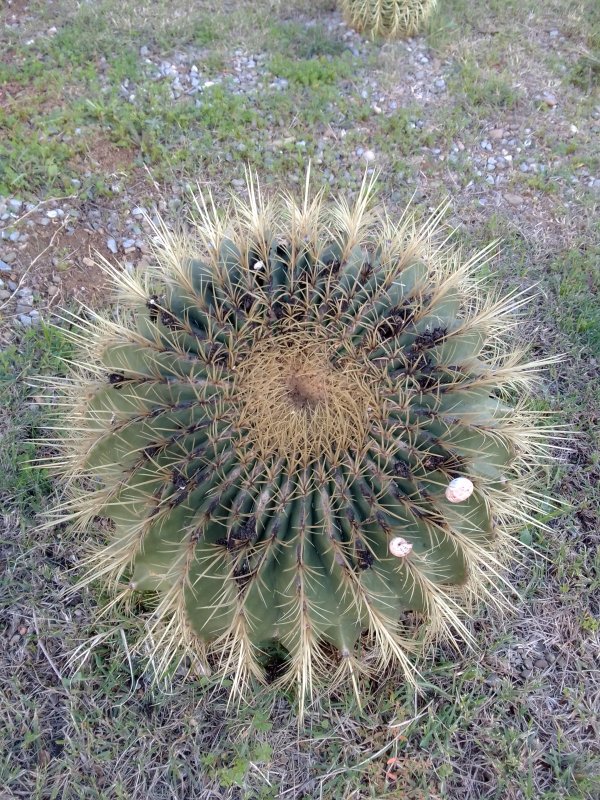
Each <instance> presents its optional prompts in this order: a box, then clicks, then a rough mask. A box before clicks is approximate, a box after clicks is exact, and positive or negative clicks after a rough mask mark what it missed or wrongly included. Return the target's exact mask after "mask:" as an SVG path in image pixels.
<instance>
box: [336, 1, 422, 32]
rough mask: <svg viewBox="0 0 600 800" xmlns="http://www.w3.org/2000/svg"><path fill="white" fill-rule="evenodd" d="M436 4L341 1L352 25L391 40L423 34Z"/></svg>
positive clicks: (359, 29) (347, 18)
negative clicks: (423, 29)
mask: <svg viewBox="0 0 600 800" xmlns="http://www.w3.org/2000/svg"><path fill="white" fill-rule="evenodd" d="M436 3H437V0H341V4H342V11H343V13H344V16H345V17H346V20H347V21H348V24H349V25H351V26H352V27H353V28H356V30H357V31H360V32H367V33H370V34H372V35H373V36H383V37H385V38H388V39H394V38H398V37H403V36H414V35H415V34H417V33H419V31H420V30H421V28H422V27H423V25H424V23H425V22H426V20H427V19H428V18H429V16H430V14H431V12H432V11H433V9H434V8H435V6H436Z"/></svg>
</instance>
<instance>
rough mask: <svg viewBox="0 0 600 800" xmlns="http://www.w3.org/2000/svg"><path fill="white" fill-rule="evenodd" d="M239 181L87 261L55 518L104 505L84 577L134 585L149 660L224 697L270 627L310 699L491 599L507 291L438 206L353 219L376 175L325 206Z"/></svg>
mask: <svg viewBox="0 0 600 800" xmlns="http://www.w3.org/2000/svg"><path fill="white" fill-rule="evenodd" d="M249 188H250V201H249V202H248V203H244V202H242V201H241V200H236V201H235V205H234V208H233V212H232V213H231V214H230V216H229V223H230V224H228V225H227V226H225V223H222V222H221V221H220V218H219V216H218V215H217V214H216V212H215V211H214V209H212V207H207V205H206V204H202V202H201V201H198V203H197V209H198V210H197V211H196V215H195V216H194V217H193V219H192V229H193V230H194V231H195V234H191V235H190V234H188V235H186V236H185V237H184V236H182V235H178V234H174V233H170V232H168V231H167V230H166V228H162V229H160V230H157V234H159V236H158V239H159V244H158V245H157V249H156V253H155V263H154V266H153V267H152V268H151V269H150V270H149V272H147V273H145V274H143V275H142V274H141V275H134V276H131V275H128V274H127V273H122V272H120V271H119V270H117V269H116V268H115V269H113V268H109V267H108V266H107V265H105V268H106V269H107V270H109V271H110V273H111V275H112V278H113V279H114V281H115V284H116V286H117V289H118V295H119V300H120V303H119V309H120V310H119V312H118V314H117V315H116V316H114V315H113V316H112V317H108V316H102V315H94V314H92V315H91V319H87V320H85V321H84V320H83V319H77V318H74V319H72V323H73V327H74V331H75V332H74V333H73V334H72V335H73V337H74V338H75V340H76V341H77V343H78V345H79V347H80V362H79V366H75V367H73V371H72V375H71V377H70V379H69V380H68V381H66V382H64V383H62V384H60V385H59V387H58V388H59V390H60V395H61V397H62V403H61V411H60V414H61V416H62V419H63V420H64V423H63V425H62V427H63V430H62V432H61V433H60V435H59V445H60V447H59V453H60V454H59V456H58V457H57V459H56V468H57V469H58V471H59V472H61V473H62V474H63V475H64V476H65V478H66V479H67V485H68V488H69V492H70V496H69V498H68V499H67V500H66V501H65V502H63V503H62V504H61V505H60V506H59V507H58V508H57V509H55V515H54V519H55V521H64V520H72V521H73V522H74V523H75V524H76V525H77V526H79V527H80V528H81V529H83V530H87V529H88V528H89V527H90V525H91V523H92V520H93V519H94V518H95V517H98V516H100V517H102V516H104V517H106V518H108V519H110V520H111V521H112V530H111V532H110V534H109V535H108V536H107V539H106V541H104V542H102V543H101V544H99V545H97V546H96V547H95V548H94V550H93V551H92V552H91V554H90V557H89V560H88V562H87V568H88V569H87V573H86V577H85V579H84V583H85V582H90V581H93V580H96V579H99V578H100V579H104V580H105V581H107V582H108V584H109V586H110V587H111V588H114V590H115V591H116V592H117V597H118V598H120V599H125V600H126V599H127V597H128V596H129V595H131V594H132V593H139V592H142V593H146V595H147V596H149V594H148V593H153V595H154V596H155V598H156V600H155V602H154V605H153V607H152V608H151V609H150V610H149V611H148V634H147V640H148V641H149V642H151V643H152V645H153V646H154V647H155V648H156V650H157V652H159V653H160V657H159V658H157V659H156V660H155V661H156V663H157V664H158V665H159V666H160V667H161V668H164V669H167V668H168V665H169V664H170V663H171V662H172V660H173V659H174V658H181V657H182V654H184V655H185V654H187V655H191V656H192V660H193V661H194V662H195V663H197V664H201V665H202V668H203V669H206V670H208V669H215V670H216V671H217V672H219V673H220V674H222V675H232V676H233V678H234V688H235V689H237V690H239V691H243V689H244V688H245V687H246V686H247V685H248V682H249V680H250V678H252V677H255V678H258V679H264V658H263V652H264V650H265V649H266V648H268V646H269V645H270V643H272V642H274V641H276V642H279V643H280V646H282V647H283V648H284V650H285V652H287V654H288V662H287V668H288V669H287V673H286V674H285V676H284V677H283V678H282V679H281V680H282V681H286V680H287V681H296V682H297V684H298V686H299V688H300V693H301V695H302V696H303V697H304V696H307V695H308V694H310V693H311V692H312V691H313V682H314V681H315V680H318V679H319V677H322V676H327V678H328V680H329V682H331V680H332V676H333V679H334V681H335V680H339V681H343V680H347V679H349V680H351V681H353V682H354V684H355V686H356V680H357V677H358V676H359V675H360V674H361V673H367V674H369V673H370V672H371V671H373V670H377V669H380V668H383V667H385V666H386V665H387V664H388V663H396V664H397V665H398V666H399V667H401V668H402V669H403V670H404V673H403V674H404V675H405V677H406V679H407V680H414V679H415V677H414V675H415V673H414V668H413V666H412V663H413V661H412V654H414V653H416V652H418V651H419V650H420V649H421V648H422V647H423V646H424V644H425V643H427V642H428V641H430V640H431V639H432V638H433V637H436V636H438V635H444V636H448V637H450V639H451V640H452V641H459V640H461V639H467V640H468V639H469V634H468V631H467V629H466V627H465V624H464V619H463V611H462V610H463V609H464V608H465V607H466V606H468V603H469V601H470V599H472V598H480V597H484V598H487V599H488V600H489V601H491V602H498V600H497V588H496V587H495V584H494V579H495V576H496V575H497V573H498V569H499V565H500V564H501V563H503V562H504V561H505V560H506V558H507V557H508V556H509V555H510V553H511V552H512V547H513V544H512V542H513V538H512V536H511V533H512V532H513V530H514V529H515V528H518V527H519V525H521V524H522V523H523V521H524V520H527V521H528V520H529V519H530V518H531V516H532V514H533V513H534V512H535V509H536V505H537V497H536V495H535V493H533V491H532V490H531V489H530V484H531V482H532V476H533V475H535V467H536V464H537V463H538V461H539V460H540V458H542V457H544V455H545V454H546V452H547V450H548V448H547V446H546V445H545V444H544V438H543V436H541V437H538V438H536V437H535V436H534V435H533V434H532V423H531V417H530V415H528V413H527V411H526V410H525V409H524V407H523V403H522V402H521V401H519V402H517V404H516V406H515V405H514V404H512V403H511V402H510V399H511V397H513V396H514V395H515V393H517V394H520V395H522V394H523V393H524V390H525V389H526V388H527V387H528V385H529V384H530V383H531V381H532V380H533V379H534V377H535V375H536V373H537V371H538V369H539V367H540V366H542V364H541V362H537V363H534V364H531V365H523V364H522V363H521V361H520V358H521V354H519V353H515V352H514V351H513V349H512V347H511V345H510V339H511V332H512V326H513V317H514V313H515V312H516V311H517V310H518V308H519V307H520V305H521V304H522V303H523V298H522V297H520V296H519V295H515V294H513V295H512V296H509V297H508V298H504V299H500V298H496V297H494V296H487V297H486V296H485V295H484V294H483V292H482V288H481V280H480V278H478V277H476V271H477V270H478V268H479V266H480V265H481V263H482V262H484V261H486V260H487V259H488V258H489V257H490V251H489V249H488V250H486V251H485V252H483V253H481V254H479V255H478V256H477V257H475V258H473V259H471V260H470V261H469V262H467V263H464V262H462V261H461V260H460V258H459V257H458V255H457V253H455V252H453V251H451V250H448V246H447V245H444V247H440V246H439V245H438V243H437V240H436V236H435V228H436V226H437V224H438V223H439V220H440V217H441V212H440V213H437V214H436V215H434V218H433V219H432V220H431V221H430V222H428V223H426V224H425V225H423V226H421V227H418V226H416V224H415V223H414V222H413V221H412V219H411V218H410V216H409V215H405V216H404V218H403V221H402V222H401V223H399V224H398V225H393V224H392V223H390V222H389V220H388V219H387V217H385V216H384V215H378V214H376V213H375V212H374V211H372V210H370V207H369V206H370V202H371V199H370V198H371V194H372V184H367V183H365V185H364V186H363V189H362V190H361V193H360V195H359V196H358V198H357V200H356V202H355V204H354V206H349V205H348V204H346V203H339V204H337V205H334V206H333V207H328V206H325V205H324V203H323V200H322V197H321V196H317V198H316V199H312V200H311V199H309V197H308V195H307V197H306V198H305V200H304V203H303V204H301V205H297V204H295V203H294V202H293V201H292V200H290V199H289V198H286V199H285V200H284V201H275V202H274V203H268V202H266V201H265V200H264V199H263V198H262V196H261V194H260V192H259V191H258V190H257V189H256V188H255V187H254V186H252V184H250V186H249ZM53 388H54V390H55V389H56V387H53ZM57 427H58V428H60V427H61V424H60V423H59V424H58V425H57ZM461 477H462V478H468V479H469V480H470V481H471V482H472V484H473V487H474V490H473V493H472V494H471V496H470V497H468V498H467V499H465V500H464V501H462V502H460V503H453V502H449V500H448V499H447V497H446V490H447V487H448V485H449V483H450V481H452V480H453V479H455V478H461ZM398 536H400V537H402V539H403V540H404V541H405V542H406V543H407V546H410V547H412V549H411V550H410V553H409V554H408V555H405V556H404V557H398V556H395V555H393V554H392V550H391V549H390V542H391V541H392V540H393V539H394V537H398ZM410 547H409V549H410ZM392 549H393V548H392ZM407 612H411V613H410V614H408V613H407ZM415 620H416V622H415Z"/></svg>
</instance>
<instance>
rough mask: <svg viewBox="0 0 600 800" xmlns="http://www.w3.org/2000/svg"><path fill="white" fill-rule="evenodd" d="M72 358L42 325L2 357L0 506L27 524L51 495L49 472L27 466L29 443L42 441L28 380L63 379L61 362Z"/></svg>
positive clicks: (0, 354)
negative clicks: (39, 376) (39, 377)
mask: <svg viewBox="0 0 600 800" xmlns="http://www.w3.org/2000/svg"><path fill="white" fill-rule="evenodd" d="M71 352H72V351H71V346H70V345H69V343H68V342H67V341H66V339H65V337H64V335H63V334H61V332H60V331H58V330H56V329H55V328H51V327H47V326H46V325H42V326H41V327H40V329H39V330H37V329H30V330H28V331H27V332H26V333H25V334H24V335H23V337H22V340H21V341H20V342H19V343H15V344H13V345H11V346H10V347H8V348H6V349H5V350H2V351H1V352H0V407H1V408H2V409H3V414H4V421H3V423H0V430H1V431H2V448H0V506H1V505H4V504H6V503H8V505H9V506H10V507H14V506H15V505H16V507H17V508H18V509H19V514H20V515H22V516H23V517H24V518H25V519H31V517H32V516H33V515H34V514H36V513H37V512H39V511H41V510H42V509H43V508H44V506H45V503H46V501H47V497H48V495H49V494H50V493H51V491H52V481H51V479H50V477H49V475H48V473H47V471H46V470H43V469H39V468H37V467H36V466H34V465H32V463H31V462H32V461H33V460H34V458H35V455H36V446H35V444H33V442H32V441H31V440H32V439H34V438H36V437H38V436H41V435H42V431H41V429H40V427H39V426H40V422H41V420H42V419H43V414H42V412H41V407H40V406H39V404H37V403H36V402H35V400H32V399H30V397H29V395H34V394H35V390H33V389H31V388H30V387H29V385H28V379H30V378H32V377H33V376H35V375H37V374H44V373H45V374H50V375H57V374H61V373H62V372H63V370H64V365H63V363H62V359H64V358H68V357H69V356H70V355H71ZM40 391H41V390H40Z"/></svg>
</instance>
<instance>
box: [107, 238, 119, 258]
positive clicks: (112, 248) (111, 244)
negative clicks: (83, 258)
mask: <svg viewBox="0 0 600 800" xmlns="http://www.w3.org/2000/svg"><path fill="white" fill-rule="evenodd" d="M106 246H107V247H108V249H109V250H110V252H111V253H113V254H116V253H118V251H119V248H118V247H117V242H116V240H115V239H112V238H110V239H107V240H106Z"/></svg>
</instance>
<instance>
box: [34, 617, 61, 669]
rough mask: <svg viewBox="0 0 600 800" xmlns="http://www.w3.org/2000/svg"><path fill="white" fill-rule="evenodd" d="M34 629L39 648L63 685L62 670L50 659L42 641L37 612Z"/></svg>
mask: <svg viewBox="0 0 600 800" xmlns="http://www.w3.org/2000/svg"><path fill="white" fill-rule="evenodd" d="M33 627H34V628H35V632H36V635H37V643H38V647H39V648H40V650H41V651H42V653H43V654H44V655H45V656H46V660H47V661H48V663H49V664H50V666H51V667H52V670H53V672H54V674H55V675H56V677H57V678H58V680H59V681H60V682H61V683H63V676H62V675H61V673H60V670H59V669H58V667H57V666H56V664H55V663H54V661H52V658H51V657H50V653H49V652H48V651H47V650H46V648H45V646H44V643H43V642H42V639H41V637H40V631H39V628H38V624H37V619H36V616H35V611H34V612H33Z"/></svg>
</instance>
